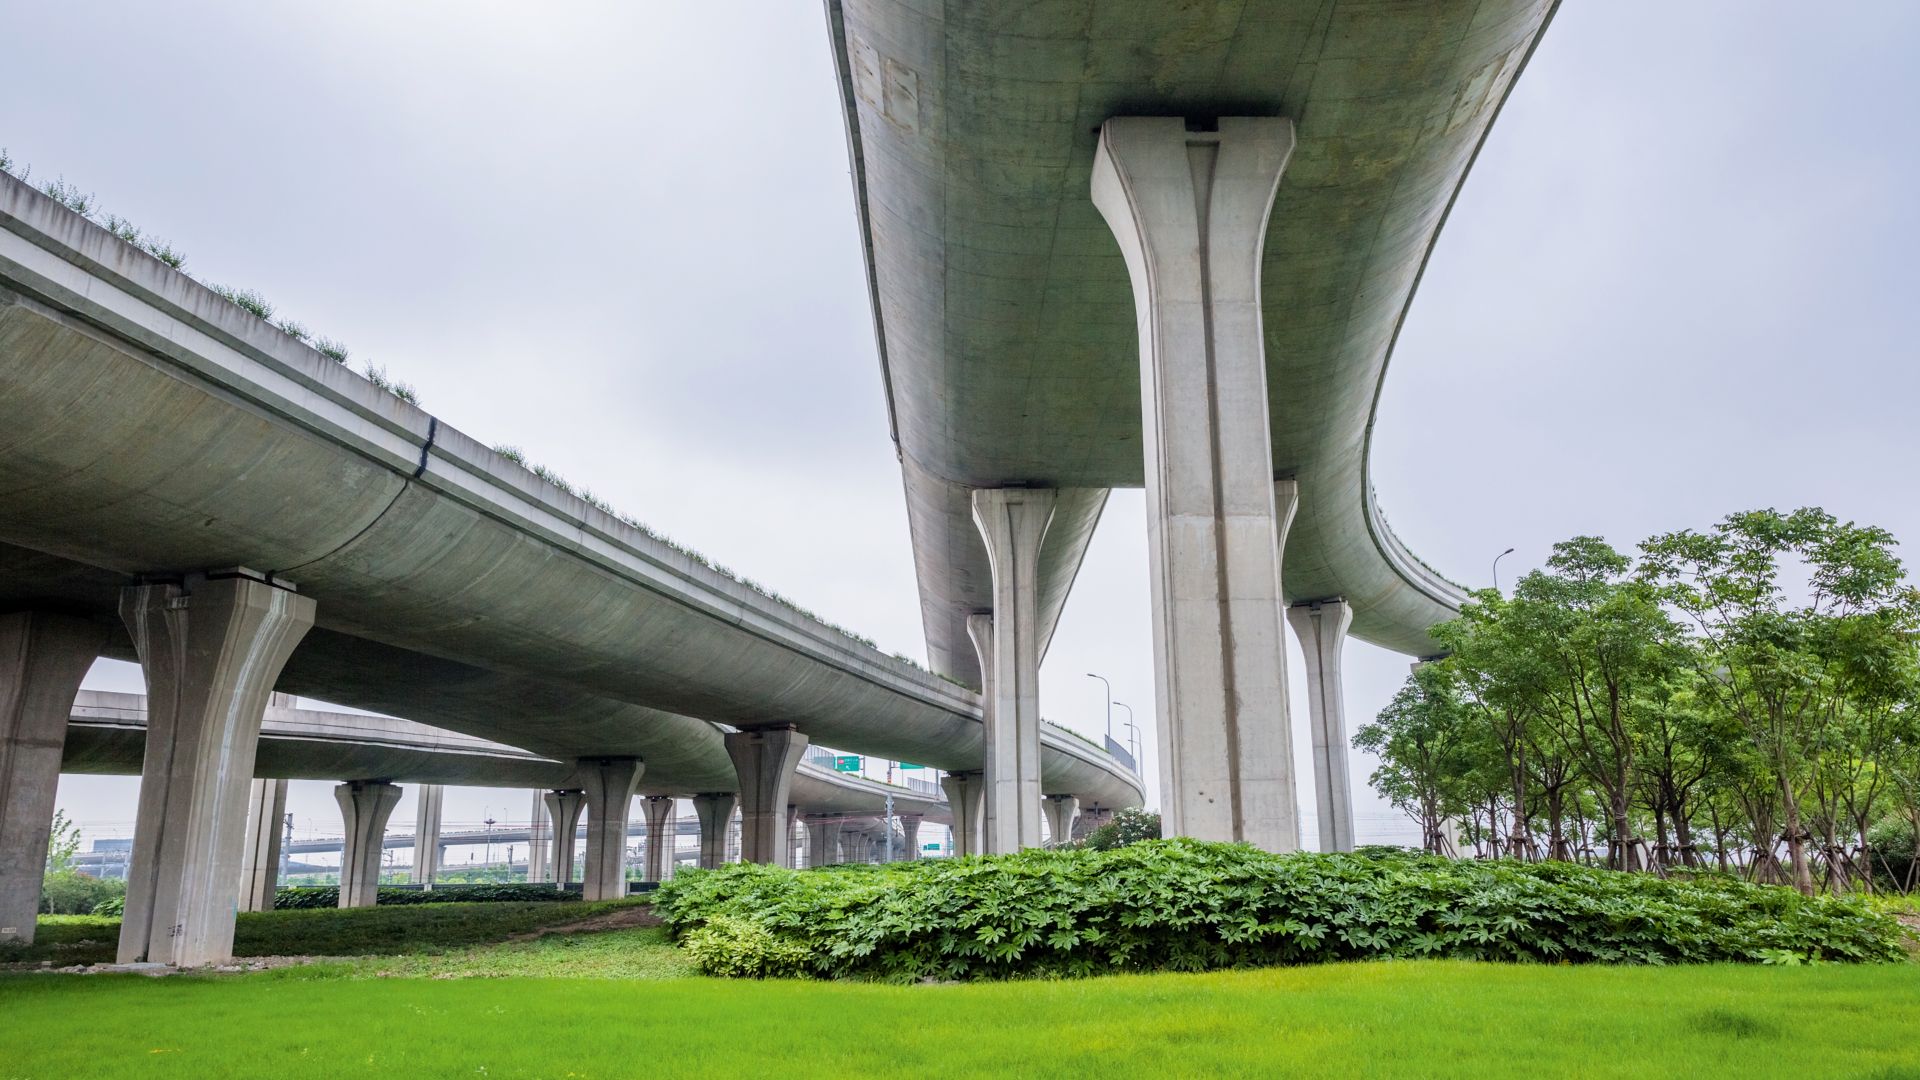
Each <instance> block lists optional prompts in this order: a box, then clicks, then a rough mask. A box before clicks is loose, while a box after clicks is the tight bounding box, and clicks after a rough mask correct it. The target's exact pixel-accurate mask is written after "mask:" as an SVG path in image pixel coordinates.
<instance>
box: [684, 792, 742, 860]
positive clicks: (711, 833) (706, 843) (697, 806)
mask: <svg viewBox="0 0 1920 1080" xmlns="http://www.w3.org/2000/svg"><path fill="white" fill-rule="evenodd" d="M738 802H739V799H738V798H737V797H736V796H735V795H734V794H733V793H732V792H730V791H714V792H708V793H706V794H704V795H695V796H694V797H693V815H694V816H695V817H697V818H699V819H700V868H701V869H702V870H712V869H714V868H716V867H719V866H724V865H726V862H727V826H729V825H731V824H733V808H734V806H735V805H736V804H737V803H738Z"/></svg>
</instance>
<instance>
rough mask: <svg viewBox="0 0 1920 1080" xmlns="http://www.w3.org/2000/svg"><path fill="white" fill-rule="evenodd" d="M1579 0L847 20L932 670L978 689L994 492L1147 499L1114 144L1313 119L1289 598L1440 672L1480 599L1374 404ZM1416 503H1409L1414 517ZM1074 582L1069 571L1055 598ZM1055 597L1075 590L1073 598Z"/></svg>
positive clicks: (887, 370) (1270, 284)
mask: <svg viewBox="0 0 1920 1080" xmlns="http://www.w3.org/2000/svg"><path fill="white" fill-rule="evenodd" d="M1554 6H1555V5H1554V0H1492V2H1487V3H1478V4H1443V3H1440V4H1419V3H1404V4H1391V5H1380V4H1363V3H1353V2H1321V0H1297V2H1287V0H1262V2H1258V3H1252V4H1215V3H1194V4H1119V3H1087V2H1084V0H1039V2H1032V0H1026V2H1021V3H1011V2H1008V0H933V2H922V0H827V15H828V25H829V32H830V37H831V48H832V50H833V54H834V61H835V64H836V67H837V69H838V73H839V76H840V81H841V94H842V100H843V103H844V106H845V109H846V114H847V119H848V135H849V146H850V150H851V157H852V166H853V183H854V189H855V195H856V203H857V207H858V211H859V215H860V228H861V238H862V240H863V242H864V246H865V249H866V256H867V268H868V273H869V281H870V285H871V288H872V293H873V306H874V319H875V323H876V327H877V331H878V336H879V342H880V348H881V357H882V375H883V379H884V382H885V387H886V393H887V399H888V404H889V407H890V415H891V420H892V424H893V434H894V438H895V441H896V442H897V443H898V447H899V453H900V459H901V467H902V472H903V474H904V477H905V481H906V489H907V506H908V513H909V519H910V523H911V526H912V532H913V539H914V546H915V552H916V559H917V564H918V571H919V577H920V583H921V596H922V600H923V617H924V619H925V623H926V629H927V636H928V638H929V640H930V655H931V657H932V658H933V659H934V661H935V663H936V666H938V667H939V668H940V670H943V671H947V672H948V673H949V674H953V675H954V676H956V677H959V678H964V679H966V680H967V681H968V682H970V683H972V682H974V679H975V677H976V676H975V675H974V673H973V672H972V671H971V670H970V665H971V664H972V657H971V656H970V655H969V652H970V650H968V649H967V647H966V646H967V639H966V635H965V629H964V625H963V622H964V615H965V612H966V611H968V610H974V609H977V608H980V607H983V606H985V605H984V604H982V603H980V600H979V597H980V593H979V590H980V589H982V588H984V584H985V582H986V581H987V579H988V575H987V566H986V553H985V549H984V547H983V546H982V545H981V544H980V542H979V541H978V539H977V538H976V537H974V536H972V535H969V533H968V530H966V528H965V523H966V520H967V517H968V505H967V500H968V496H969V493H970V492H971V491H972V490H973V489H975V488H983V487H1000V486H1005V485H1007V484H1011V483H1035V484H1044V485H1046V486H1052V487H1060V488H1066V487H1085V488H1112V487H1137V486H1141V485H1142V484H1143V483H1144V469H1143V460H1144V455H1145V446H1144V443H1143V439H1142V426H1141V414H1140V410H1139V402H1140V384H1139V368H1138V365H1137V362H1136V355H1137V343H1136V339H1135V330H1134V308H1133V303H1132V295H1131V290H1130V288H1129V286H1128V282H1127V274H1126V268H1125V266H1124V264H1123V262H1122V259H1121V257H1120V251H1119V248H1118V246H1117V245H1116V244H1115V243H1114V242H1113V240H1112V238H1111V236H1110V234H1109V233H1108V231H1107V229H1106V227H1105V225H1104V224H1103V223H1102V222H1101V220H1100V218H1099V216H1098V214H1097V212H1096V211H1095V209H1094V207H1093V205H1092V203H1091V201H1090V200H1089V199H1088V198H1087V191H1088V185H1089V178H1090V176H1091V172H1092V166H1093V158H1094V152H1095V148H1096V143H1097V135H1096V133H1097V132H1098V130H1099V128H1100V125H1101V124H1103V123H1104V122H1105V121H1106V120H1108V119H1109V118H1111V117H1114V116H1124V115H1165V116H1192V117H1214V116H1220V115H1223V114H1225V115H1242V116H1245V115H1255V116H1285V117H1290V118H1292V119H1293V120H1294V121H1295V123H1296V125H1297V129H1296V133H1297V137H1298V147H1297V149H1296V152H1295V155H1294V159H1293V162H1292V164H1291V165H1290V167H1289V170H1288V175H1287V177H1286V178H1285V179H1284V180H1283V181H1282V182H1281V185H1280V189H1279V192H1278V194H1277V196H1276V199H1275V204H1274V208H1273V213H1272V215H1271V217H1270V219H1269V223H1268V233H1267V237H1266V243H1265V250H1264V256H1263V265H1262V267H1261V273H1260V280H1261V300H1262V307H1263V309H1264V311H1265V312H1266V314H1267V319H1266V322H1265V327H1264V330H1265V340H1266V358H1267V366H1268V378H1267V392H1268V413H1269V416H1270V418H1271V425H1270V435H1271V438H1272V449H1271V458H1272V461H1273V465H1274V468H1275V469H1276V470H1278V471H1280V472H1283V473H1286V474H1289V475H1294V476H1298V477H1299V478H1300V480H1301V482H1302V486H1303V499H1304V501H1303V503H1302V505H1301V513H1300V522H1299V525H1298V527H1297V528H1296V529H1295V531H1294V533H1293V535H1292V536H1291V538H1290V539H1289V541H1288V544H1287V550H1286V555H1285V559H1286V563H1287V566H1288V570H1289V573H1288V577H1287V581H1286V584H1285V589H1286V595H1287V597H1288V598H1289V599H1294V600H1299V599H1313V598H1316V597H1325V596H1345V597H1347V599H1348V601H1349V602H1350V603H1352V604H1353V606H1354V625H1353V632H1354V633H1355V634H1356V635H1357V636H1359V637H1362V638H1364V639H1366V640H1369V641H1372V642H1375V643H1376V644H1380V645H1383V646H1385V647H1388V648H1392V649H1396V650H1399V651H1402V652H1407V653H1411V654H1415V655H1423V654H1429V653H1432V652H1433V651H1435V648H1436V646H1434V645H1433V643H1432V642H1431V641H1430V639H1429V638H1428V636H1427V633H1426V631H1427V628H1428V627H1429V626H1431V625H1432V624H1434V623H1435V622H1438V621H1440V620H1442V619H1444V618H1447V617H1449V616H1450V614H1451V611H1452V610H1453V608H1454V607H1455V606H1456V605H1457V603H1458V601H1459V599H1460V591H1459V590H1458V589H1457V588H1456V587H1455V586H1452V585H1451V584H1449V583H1447V582H1445V581H1444V580H1443V579H1441V578H1440V577H1439V575H1437V574H1435V573H1433V572H1432V571H1430V570H1428V569H1427V568H1425V567H1424V566H1422V565H1421V564H1420V563H1419V561H1418V560H1417V559H1414V558H1413V557H1412V556H1411V555H1410V554H1408V553H1407V552H1406V550H1405V548H1404V547H1403V546H1401V545H1400V543H1399V541H1397V540H1396V539H1395V538H1394V537H1393V535H1392V533H1391V532H1390V531H1389V530H1388V529H1387V528H1386V524H1385V521H1384V519H1383V518H1382V517H1381V516H1380V514H1379V512H1378V510H1377V507H1376V506H1375V503H1374V500H1373V496H1372V490H1371V485H1370V483H1369V481H1368V466H1367V460H1366V458H1367V446H1368V441H1369V432H1370V428H1371V424H1372V418H1373V408H1374V401H1375V399H1376V397H1377V394H1378V392H1379V388H1380V385H1381V381H1382V378H1383V376H1384V374H1385V371H1386V367H1387V361H1388V358H1389V356H1390V354H1391V351H1392V345H1393V342H1394V338H1395V335H1396V334H1397V332H1398V329H1399V326H1400V321H1401V318H1402V315H1403V313H1404V312H1405V310H1406V307H1407V304H1408V302H1409V300H1410V298H1411V296H1412V293H1413V289H1414V285H1415V283H1416V282H1417V281H1418V279H1419V275H1420V272H1421V269H1422V267H1423V266H1424V264H1425V260H1426V258H1427V254H1428V252H1429V251H1430V250H1431V249H1432V246H1433V243H1434V239H1435V237H1436V236H1437V235H1438V232H1439V229H1440V226H1441V224H1442V222H1443V221H1444V220H1445V217H1446V211H1447V208H1448V207H1449V206H1450V204H1451V201H1452V199H1453V197H1454V194H1455V192H1456V191H1457V190H1458V189H1459V186H1460V184H1461V182H1462V180H1463V178H1464V177H1465V175H1466V173H1467V170H1468V167H1469V165H1470V164H1471V162H1472V160H1473V158H1474V155H1475V153H1476V152H1477V150H1478V147H1479V145H1480V143H1481V140H1482V138H1483V137H1484V135H1485V133H1486V131H1487V129H1488V127H1489V125H1490V124H1491V122H1492V120H1493V118H1494V115H1495V114H1496V113H1497V111H1498V109H1499V106H1500V104H1501V102H1502V101H1504V100H1505V98H1506V95H1507V93H1508V90H1509V89H1510V88H1511V86H1512V85H1513V82H1514V79H1515V78H1516V76H1517V75H1518V73H1519V71H1520V69H1521V67H1522V66H1523V65H1524V62H1525V60H1526V57H1527V56H1528V55H1529V53H1530V52H1531V50H1532V48H1533V45H1534V43H1535V41H1536V40H1537V39H1538V37H1539V34H1540V33H1541V31H1542V29H1543V27H1544V26H1545V24H1546V22H1547V20H1548V18H1549V17H1550V15H1551V12H1552V10H1553V8H1554ZM1389 494H1391V493H1389ZM1055 573H1056V574H1057V573H1058V571H1055ZM1044 587H1046V588H1049V589H1053V590H1060V589H1062V588H1063V585H1062V584H1061V582H1059V581H1058V580H1057V579H1056V580H1052V581H1047V582H1046V583H1045V586H1044Z"/></svg>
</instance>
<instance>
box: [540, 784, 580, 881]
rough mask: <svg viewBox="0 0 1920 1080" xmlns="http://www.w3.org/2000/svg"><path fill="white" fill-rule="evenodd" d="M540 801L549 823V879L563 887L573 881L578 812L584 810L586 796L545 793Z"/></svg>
mask: <svg viewBox="0 0 1920 1080" xmlns="http://www.w3.org/2000/svg"><path fill="white" fill-rule="evenodd" d="M544 801H545V802H546V804H547V819H548V820H549V821H551V822H552V823H553V880H554V881H555V882H556V883H558V884H561V885H565V884H568V883H569V882H571V881H573V852H574V847H575V845H577V844H578V843H579V842H580V812H581V811H582V810H585V809H586V808H587V793H586V792H584V791H580V790H578V789H575V790H571V791H549V792H547V795H546V799H545V800H544Z"/></svg>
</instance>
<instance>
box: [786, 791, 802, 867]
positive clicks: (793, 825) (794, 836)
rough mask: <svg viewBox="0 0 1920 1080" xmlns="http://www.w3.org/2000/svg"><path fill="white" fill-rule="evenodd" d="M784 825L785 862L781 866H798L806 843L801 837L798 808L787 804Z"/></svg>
mask: <svg viewBox="0 0 1920 1080" xmlns="http://www.w3.org/2000/svg"><path fill="white" fill-rule="evenodd" d="M785 825H786V830H785V832H784V833H783V835H784V836H785V837H786V841H787V861H786V862H784V863H782V864H781V865H782V866H788V867H794V866H799V865H800V860H801V858H802V856H801V854H800V853H801V851H802V850H803V849H804V847H805V846H806V841H805V840H804V839H803V838H802V836H801V829H800V807H799V806H797V805H795V804H793V803H788V804H787V817H786V821H785Z"/></svg>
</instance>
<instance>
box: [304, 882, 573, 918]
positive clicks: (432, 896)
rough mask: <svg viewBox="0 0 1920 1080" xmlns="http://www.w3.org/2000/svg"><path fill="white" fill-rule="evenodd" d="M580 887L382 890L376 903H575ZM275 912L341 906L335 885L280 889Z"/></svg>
mask: <svg viewBox="0 0 1920 1080" xmlns="http://www.w3.org/2000/svg"><path fill="white" fill-rule="evenodd" d="M579 899H580V886H578V885H569V886H566V887H564V888H555V887H554V886H553V885H551V884H539V883H535V884H528V883H526V882H517V883H514V884H508V885H462V886H459V887H457V888H448V887H447V886H444V885H442V886H439V887H437V888H434V889H381V890H379V892H378V893H377V894H376V898H375V901H374V902H375V903H377V904H379V905H380V906H381V907H392V906H397V905H403V904H498V903H514V902H523V901H529V900H552V901H561V900H567V901H578V900H579ZM273 906H274V908H275V909H276V910H280V911H292V910H297V909H300V908H331V907H339V906H340V887H339V886H338V885H283V886H281V887H280V888H278V889H275V890H274V891H273Z"/></svg>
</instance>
